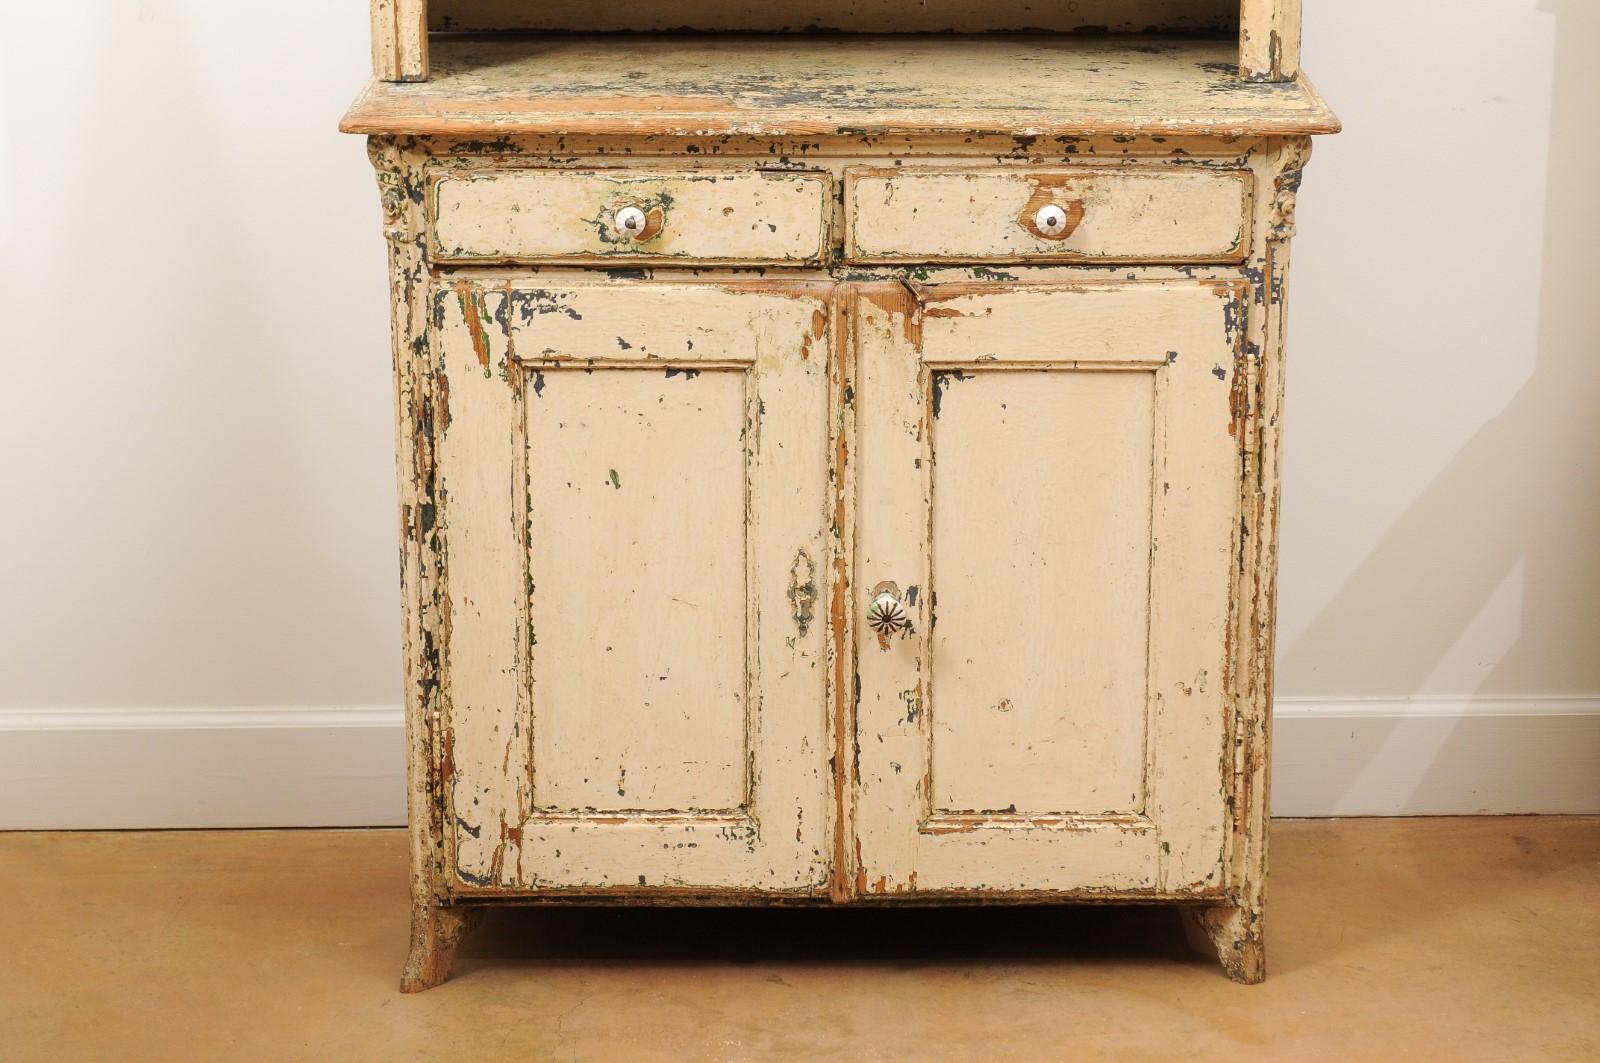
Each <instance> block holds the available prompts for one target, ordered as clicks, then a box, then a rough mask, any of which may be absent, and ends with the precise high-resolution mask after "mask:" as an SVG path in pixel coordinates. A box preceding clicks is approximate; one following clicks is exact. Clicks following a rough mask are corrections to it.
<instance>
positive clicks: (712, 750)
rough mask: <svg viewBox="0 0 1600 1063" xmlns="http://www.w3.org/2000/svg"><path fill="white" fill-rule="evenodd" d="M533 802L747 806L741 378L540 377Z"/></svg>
mask: <svg viewBox="0 0 1600 1063" xmlns="http://www.w3.org/2000/svg"><path fill="white" fill-rule="evenodd" d="M536 372H537V375H536V376H535V378H534V380H535V383H534V385H533V386H532V387H529V388H527V389H526V392H525V393H526V395H527V448H528V449H527V458H528V576H529V580H528V582H529V588H528V590H529V633H528V637H529V642H530V644H531V646H532V650H531V654H530V658H531V666H530V681H531V684H532V699H531V703H532V707H533V744H534V799H535V803H536V805H537V806H538V807H539V808H540V809H541V810H555V811H582V810H586V809H588V810H606V809H645V810H653V811H664V810H688V809H722V810H732V809H736V808H738V807H740V806H742V805H743V804H744V803H745V776H744V764H745V759H746V748H745V745H746V743H745V718H746V690H745V686H746V674H747V673H746V638H745V635H746V631H745V629H746V609H745V601H746V591H745V569H746V550H745V497H746V483H745V481H746V477H745V461H744V443H743V438H742V437H743V435H744V422H745V371H744V370H742V369H720V370H711V371H705V372H701V371H697V370H693V369H690V370H687V371H685V370H680V369H668V370H665V371H662V370H659V369H616V370H610V371H595V372H586V371H584V370H581V369H564V370H555V369H551V370H545V371H536Z"/></svg>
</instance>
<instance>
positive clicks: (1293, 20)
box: [370, 0, 1300, 81]
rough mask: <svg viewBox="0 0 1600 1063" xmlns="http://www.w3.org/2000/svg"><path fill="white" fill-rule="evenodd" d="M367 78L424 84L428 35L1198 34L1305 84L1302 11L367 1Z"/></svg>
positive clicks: (1274, 76) (1222, 3) (1243, 62)
mask: <svg viewBox="0 0 1600 1063" xmlns="http://www.w3.org/2000/svg"><path fill="white" fill-rule="evenodd" d="M370 2H371V6H372V68H373V75H374V76H375V77H377V78H379V79H380V80H383V81H426V80H427V79H428V52H429V48H430V46H431V42H432V40H433V38H432V37H430V34H435V35H437V34H449V33H461V32H468V33H485V32H488V33H508V32H530V31H532V32H553V31H560V32H579V33H591V32H597V31H608V32H661V31H672V32H679V33H682V32H698V33H707V32H741V33H779V32H787V33H798V32H818V31H824V32H840V31H843V32H850V33H1005V32H1029V33H1035V34H1039V33H1082V34H1102V35H1103V34H1108V33H1143V34H1148V35H1152V36H1173V35H1177V34H1195V33H1203V34H1210V35H1213V36H1227V37H1232V38H1233V39H1234V40H1235V41H1236V42H1237V44H1236V47H1235V48H1234V49H1233V50H1232V54H1230V56H1229V57H1228V62H1230V63H1232V64H1235V65H1236V66H1237V67H1238V70H1239V75H1240V76H1241V77H1243V78H1244V79H1245V80H1246V81H1293V80H1294V79H1295V77H1296V76H1297V75H1298V74H1299V73H1300V0H984V2H983V3H977V4H975V3H973V2H972V0H631V2H629V3H626V4H603V3H595V2H594V0H370Z"/></svg>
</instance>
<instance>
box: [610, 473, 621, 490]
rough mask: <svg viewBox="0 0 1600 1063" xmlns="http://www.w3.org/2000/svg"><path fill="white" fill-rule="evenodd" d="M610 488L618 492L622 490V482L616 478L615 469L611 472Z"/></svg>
mask: <svg viewBox="0 0 1600 1063" xmlns="http://www.w3.org/2000/svg"><path fill="white" fill-rule="evenodd" d="M611 486H612V487H615V488H616V489H617V490H618V491H620V490H622V480H621V479H620V478H619V477H618V476H617V470H615V469H612V470H611Z"/></svg>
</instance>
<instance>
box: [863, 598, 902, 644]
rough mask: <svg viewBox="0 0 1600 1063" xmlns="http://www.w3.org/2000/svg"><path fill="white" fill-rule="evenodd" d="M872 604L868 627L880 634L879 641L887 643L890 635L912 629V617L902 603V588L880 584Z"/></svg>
mask: <svg viewBox="0 0 1600 1063" xmlns="http://www.w3.org/2000/svg"><path fill="white" fill-rule="evenodd" d="M873 590H874V591H875V592H876V593H875V594H874V597H873V599H872V604H871V605H869V606H867V626H868V627H870V628H872V630H873V631H875V632H877V633H878V641H879V642H880V643H884V642H886V640H887V639H888V637H889V636H890V635H898V634H899V633H900V632H902V631H909V630H910V629H911V617H910V616H909V615H907V613H906V607H905V605H904V604H903V603H901V601H900V588H898V587H896V586H894V585H893V584H879V585H878V586H877V587H874V588H873Z"/></svg>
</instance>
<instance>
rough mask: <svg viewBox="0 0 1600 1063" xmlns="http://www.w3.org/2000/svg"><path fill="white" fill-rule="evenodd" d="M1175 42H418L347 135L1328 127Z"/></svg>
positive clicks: (1306, 94) (1287, 86) (1231, 68)
mask: <svg viewBox="0 0 1600 1063" xmlns="http://www.w3.org/2000/svg"><path fill="white" fill-rule="evenodd" d="M1237 62H1238V45H1237V42H1234V41H1228V40H1201V39H1188V38H1149V37H1138V38H1134V37H1129V38H1115V37H1112V38H1088V39H1086V38H1084V37H1081V36H1066V35H1063V36H1027V37H1023V36H1018V37H993V36H986V37H961V36H928V37H909V36H902V37H870V36H767V37H754V36H620V35H604V36H568V35H563V36H559V37H513V38H467V37H461V38H452V37H439V38H435V40H434V42H433V44H432V64H433V72H432V78H431V79H430V80H428V81H424V82H416V83H395V82H381V81H374V82H372V83H370V84H369V85H368V86H367V88H366V89H365V91H363V92H362V94H361V96H360V97H359V98H358V99H357V100H356V102H355V104H354V105H353V106H352V107H351V109H350V111H349V113H348V114H346V115H345V118H344V121H343V123H341V125H340V128H341V129H342V130H344V131H345V132H347V133H368V134H394V135H407V134H411V135H436V136H485V135H488V136H497V135H516V134H534V135H537V134H558V135H561V134H597V135H608V134H611V135H682V136H706V135H709V136H716V135H741V136H743V135H752V136H767V135H772V136H856V135H887V134H913V135H915V134H952V133H953V134H1001V135H1022V136H1103V135H1123V134H1126V135H1139V134H1145V135H1216V136H1256V135H1271V134H1286V135H1297V134H1311V133H1335V132H1338V131H1339V128H1340V125H1339V120H1338V118H1337V117H1335V116H1334V114H1333V112H1332V111H1331V110H1330V109H1329V108H1328V106H1327V104H1325V103H1324V102H1323V100H1322V98H1321V97H1320V96H1319V95H1318V94H1317V91H1316V90H1315V89H1314V88H1313V87H1312V86H1311V85H1310V84H1309V83H1308V82H1307V81H1305V80H1304V79H1301V80H1297V81H1292V82H1282V83H1270V82H1269V83H1257V82H1247V81H1244V80H1242V79H1241V78H1240V77H1239V76H1238V73H1237Z"/></svg>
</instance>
